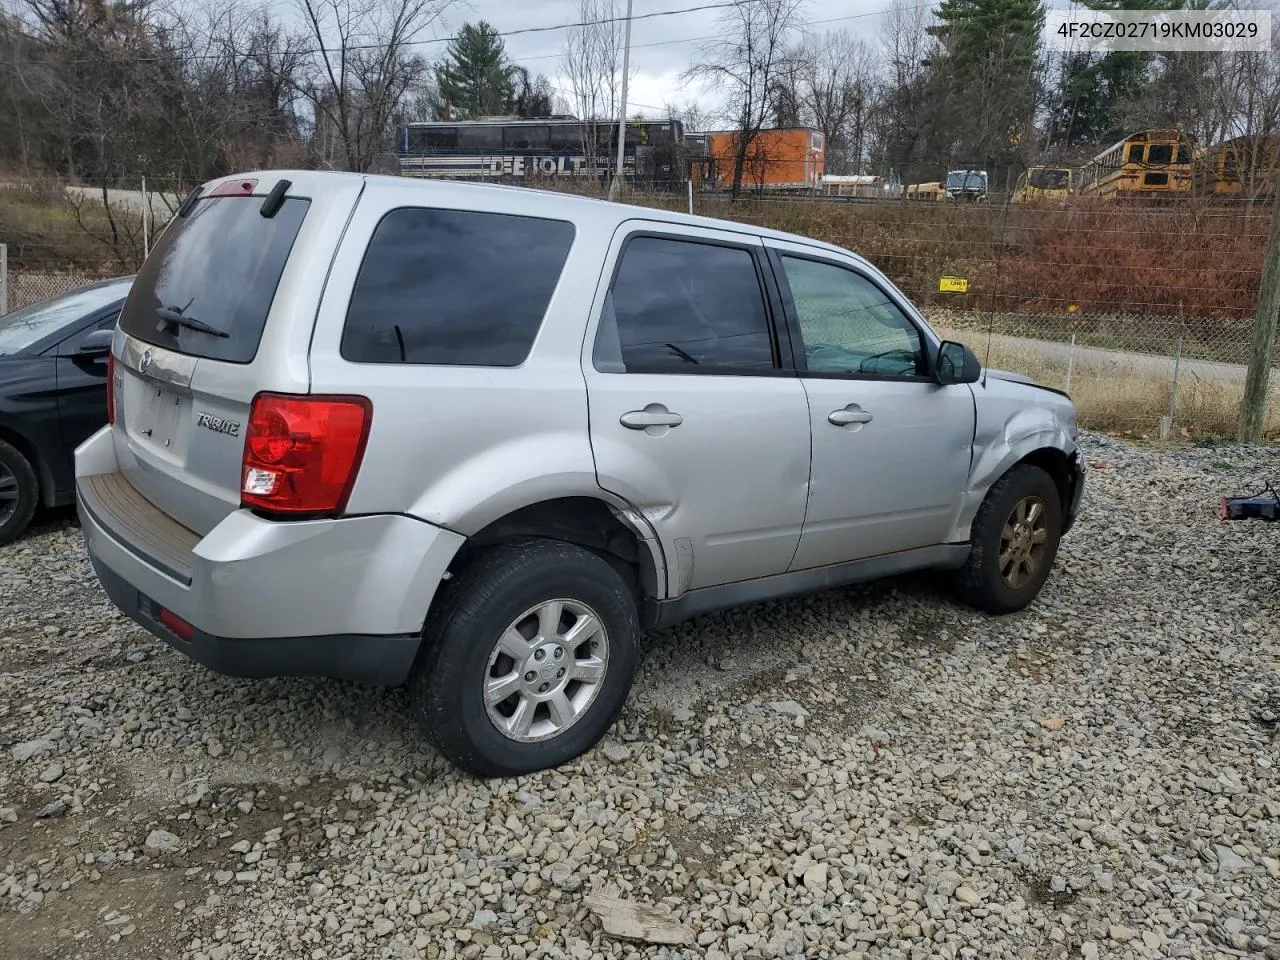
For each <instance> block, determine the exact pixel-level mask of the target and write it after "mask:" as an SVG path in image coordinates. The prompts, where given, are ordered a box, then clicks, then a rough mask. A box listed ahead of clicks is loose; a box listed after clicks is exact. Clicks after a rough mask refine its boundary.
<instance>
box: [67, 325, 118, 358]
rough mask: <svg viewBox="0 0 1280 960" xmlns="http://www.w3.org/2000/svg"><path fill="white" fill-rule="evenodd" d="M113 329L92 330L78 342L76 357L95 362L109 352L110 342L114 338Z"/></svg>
mask: <svg viewBox="0 0 1280 960" xmlns="http://www.w3.org/2000/svg"><path fill="white" fill-rule="evenodd" d="M115 333H116V331H115V327H109V328H108V329H106V330H94V331H93V332H92V333H90V334H88V335H87V336H85V338H84V339H83V340H81V341H80V346H78V347H77V348H76V356H78V357H83V358H85V359H87V360H97V359H101V358H102V357H105V356H106V355H107V354H109V353H110V352H111V341H112V340H113V339H114V338H115Z"/></svg>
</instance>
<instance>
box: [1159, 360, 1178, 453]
mask: <svg viewBox="0 0 1280 960" xmlns="http://www.w3.org/2000/svg"><path fill="white" fill-rule="evenodd" d="M1181 366H1182V337H1181V336H1179V337H1178V352H1177V353H1175V354H1174V355H1173V386H1171V387H1170V388H1169V416H1167V417H1165V418H1164V423H1163V424H1161V430H1160V439H1161V440H1168V439H1169V434H1171V433H1172V432H1173V424H1174V417H1175V416H1176V415H1177V412H1178V368H1179V367H1181Z"/></svg>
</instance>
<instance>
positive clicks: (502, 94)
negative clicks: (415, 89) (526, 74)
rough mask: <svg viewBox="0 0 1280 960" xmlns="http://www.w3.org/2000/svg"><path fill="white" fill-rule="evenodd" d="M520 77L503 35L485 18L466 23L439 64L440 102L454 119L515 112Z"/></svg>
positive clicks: (437, 80) (437, 68)
mask: <svg viewBox="0 0 1280 960" xmlns="http://www.w3.org/2000/svg"><path fill="white" fill-rule="evenodd" d="M518 78H519V68H518V67H516V66H513V65H512V64H511V63H510V62H508V60H507V51H506V45H505V44H504V43H503V42H502V37H501V36H500V35H499V34H498V31H497V30H496V29H495V28H494V27H493V26H492V25H491V24H489V23H487V22H485V21H484V20H481V21H480V22H479V23H475V24H471V23H468V24H464V25H463V27H462V29H461V30H460V31H458V36H457V37H455V38H454V39H452V40H450V41H449V49H448V52H447V53H446V54H445V59H444V61H443V62H442V63H441V64H440V65H439V66H437V67H436V85H437V86H438V87H439V89H440V100H441V106H442V108H443V110H444V111H445V112H447V114H448V116H449V118H451V119H455V120H466V119H469V118H474V117H484V116H499V115H503V114H509V113H512V112H514V110H515V106H516V81H517V79H518Z"/></svg>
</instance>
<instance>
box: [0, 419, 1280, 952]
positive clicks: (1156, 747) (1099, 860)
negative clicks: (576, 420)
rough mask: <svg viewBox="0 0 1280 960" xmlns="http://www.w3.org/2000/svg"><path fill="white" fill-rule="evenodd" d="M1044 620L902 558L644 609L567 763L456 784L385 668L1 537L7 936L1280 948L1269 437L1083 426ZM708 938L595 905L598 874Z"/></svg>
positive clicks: (524, 944)
mask: <svg viewBox="0 0 1280 960" xmlns="http://www.w3.org/2000/svg"><path fill="white" fill-rule="evenodd" d="M1087 442H1088V446H1089V459H1090V461H1091V462H1095V463H1097V462H1105V464H1106V467H1105V468H1098V469H1094V470H1092V471H1091V473H1090V477H1089V491H1088V494H1087V501H1086V513H1085V515H1084V517H1083V518H1082V520H1081V522H1080V524H1079V526H1078V527H1077V530H1076V531H1074V532H1073V533H1072V535H1071V537H1069V538H1068V540H1067V541H1066V543H1065V545H1064V549H1063V553H1062V555H1061V559H1060V567H1059V570H1058V571H1057V572H1056V574H1055V576H1054V577H1053V579H1052V580H1051V581H1050V583H1049V586H1048V587H1047V588H1046V591H1045V593H1044V595H1043V597H1042V598H1041V600H1040V601H1039V602H1038V603H1037V604H1036V605H1035V606H1034V607H1033V608H1032V609H1031V610H1030V611H1029V612H1027V613H1025V614H1023V615H1020V616H1014V617H1009V618H1004V619H998V620H997V619H990V618H986V617H983V616H981V615H977V614H975V613H973V612H970V611H968V610H967V609H964V608H962V607H960V606H958V605H956V604H954V603H953V602H951V601H950V600H949V599H947V598H946V596H945V594H944V593H942V592H941V591H940V590H939V589H938V587H937V585H936V584H929V583H925V582H920V581H902V582H896V583H891V584H884V585H878V586H872V587H868V588H864V589H854V590H843V591H836V592H832V593H830V594H827V595H823V596H821V597H816V598H810V599H806V600H797V601H791V602H782V603H774V604H769V605H766V606H762V607H755V608H751V609H748V610H741V611H736V612H733V613H729V614H725V615H721V616H715V617H707V618H703V619H700V620H697V621H694V622H692V623H690V624H686V625H685V626H683V627H681V628H679V629H676V630H672V631H667V632H665V633H663V634H660V635H655V636H653V637H652V638H651V640H650V642H649V648H650V649H649V654H648V656H647V659H646V662H645V665H644V667H643V669H642V673H641V676H640V678H639V680H638V683H637V687H636V690H635V692H634V694H633V697H632V700H631V703H630V705H629V707H628V709H627V710H626V712H625V713H624V716H623V720H622V721H621V722H620V723H619V724H618V725H617V726H616V727H615V729H614V730H613V731H612V733H611V734H610V736H609V738H608V739H607V740H606V741H605V742H604V743H603V744H602V745H601V746H600V747H599V748H598V749H596V750H595V751H593V752H592V753H590V754H588V755H587V756H585V757H583V758H582V759H581V760H579V761H578V762H577V763H575V764H572V765H570V766H569V767H567V768H564V769H562V770H560V771H556V772H551V773H546V774H542V775H538V776H531V777H526V778H523V779H521V780H518V781H509V782H487V783H483V782H478V781H474V780H470V779H466V778H463V777H461V776H460V775H458V774H456V773H455V772H453V771H452V769H450V768H448V767H447V766H446V765H445V764H444V763H443V762H442V761H441V760H440V759H439V758H437V757H436V756H434V755H433V754H432V753H431V752H430V750H429V748H427V747H426V746H425V745H424V744H423V743H422V741H421V740H420V738H419V737H418V735H417V733H416V731H415V730H414V728H413V727H412V726H411V725H410V723H409V721H408V719H407V715H408V711H407V708H406V705H405V702H404V699H403V697H402V696H401V695H400V694H399V693H397V692H391V693H388V692H385V691H369V690H362V689H359V688H355V687H350V686H345V685H341V684H337V683H327V682H319V681H272V682H242V681H236V680H231V679H228V678H224V677H220V676H217V675H215V674H213V673H210V672H208V671H206V670H205V669H203V668H201V667H199V666H197V665H195V664H193V663H191V662H189V661H187V660H185V659H183V658H181V657H179V656H177V655H175V654H173V653H171V652H169V651H168V650H167V649H166V648H165V647H163V646H162V645H158V644H156V643H154V642H153V641H152V640H151V639H150V638H149V637H148V636H147V635H146V634H144V633H143V632H142V631H140V630H139V629H137V628H135V627H134V626H132V625H131V624H130V623H129V622H128V621H126V620H124V619H122V618H121V617H119V616H117V615H116V614H115V613H114V612H113V610H112V608H111V607H109V606H108V605H107V604H106V602H105V601H104V599H103V597H102V595H101V593H100V592H99V590H98V588H97V585H96V582H95V580H94V579H93V576H92V573H91V571H90V569H89V565H88V562H87V561H86V559H85V555H84V551H83V549H82V547H81V543H80V538H79V532H78V530H76V528H75V527H74V526H72V525H71V522H70V520H69V518H67V517H65V516H62V517H57V518H53V519H52V520H50V521H47V522H46V523H45V524H44V525H43V526H41V527H39V528H37V529H36V530H35V531H34V532H33V533H32V534H31V535H29V536H28V537H27V538H25V539H24V540H23V541H21V542H20V543H19V544H17V545H14V546H11V547H8V548H6V549H3V550H0V956H3V957H6V958H13V960H17V958H27V957H60V958H61V957H93V958H113V957H129V958H153V957H179V956H182V957H199V958H220V960H226V958H238V957H259V956H261V957H267V956H272V957H311V958H321V957H325V958H337V957H358V958H366V957H377V958H384V957H385V958H399V957H416V956H427V957H437V956H439V957H454V956H457V957H467V958H472V957H480V958H496V957H571V958H584V960H585V958H590V957H594V956H610V957H617V956H645V957H655V958H657V957H670V958H675V957H690V958H692V957H705V958H708V960H715V958H725V957H759V958H770V957H799V956H807V957H845V956H848V957H861V956H865V957H880V958H890V957H893V958H913V960H914V958H918V957H953V958H954V957H975V958H976V957H1017V958H1054V957H1078V956H1084V957H1129V956H1135V957H1136V956H1168V957H1219V956H1223V957H1226V956H1231V957H1235V956H1251V957H1256V956H1265V957H1271V958H1277V957H1280V738H1278V732H1277V722H1278V721H1280V645H1278V644H1277V636H1280V629H1278V628H1277V617H1276V607H1277V597H1276V594H1275V591H1274V587H1275V584H1276V574H1277V566H1278V565H1280V556H1278V554H1277V552H1276V550H1275V546H1274V545H1275V543H1276V538H1277V537H1280V528H1277V527H1274V526H1270V525H1267V524H1263V523H1238V524H1220V523H1218V521H1217V520H1216V519H1214V518H1213V517H1212V515H1211V511H1212V509H1213V508H1214V506H1215V505H1216V501H1217V498H1218V497H1219V496H1220V495H1221V494H1222V493H1224V492H1248V491H1249V489H1250V488H1252V487H1254V486H1256V484H1257V481H1258V480H1260V479H1262V478H1265V477H1268V476H1269V477H1272V478H1276V479H1277V480H1280V451H1277V450H1273V449H1261V450H1259V449H1253V450H1245V449H1240V448H1231V447H1218V448H1202V449H1187V450H1181V451H1175V452H1155V451H1151V450H1140V449H1135V448H1127V447H1123V446H1120V445H1119V444H1117V443H1116V442H1114V441H1108V440H1106V439H1104V438H1100V437H1090V438H1088V439H1087ZM607 885H612V892H614V893H617V894H619V895H621V896H623V897H627V898H632V899H635V900H638V901H640V902H643V903H665V904H666V905H668V906H669V907H670V909H671V911H672V912H673V913H674V915H675V917H676V918H677V919H678V920H679V921H680V922H681V923H683V924H684V925H685V926H686V927H687V928H688V929H689V930H690V931H691V936H692V938H693V940H694V943H695V944H696V946H695V945H690V946H686V947H671V946H658V945H652V944H637V943H631V942H627V941H622V940H618V939H615V938H613V937H611V936H609V935H606V934H604V933H603V932H602V930H601V927H600V924H599V922H598V920H597V918H596V917H595V915H594V914H593V913H592V912H591V911H590V910H589V909H588V907H587V906H586V905H585V904H584V902H583V901H584V898H585V897H586V896H587V895H588V894H589V893H591V892H593V891H602V890H604V889H605V888H606V886H607Z"/></svg>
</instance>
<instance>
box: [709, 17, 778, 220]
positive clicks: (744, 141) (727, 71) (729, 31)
mask: <svg viewBox="0 0 1280 960" xmlns="http://www.w3.org/2000/svg"><path fill="white" fill-rule="evenodd" d="M801 3H802V0H753V2H751V3H739V4H735V5H734V6H732V7H727V8H726V9H725V10H724V12H723V14H722V15H721V18H720V19H721V26H722V28H723V29H722V36H721V37H717V38H716V39H714V40H712V41H711V42H710V43H709V44H708V45H707V46H706V47H705V48H704V51H703V53H704V57H705V62H704V63H700V64H697V65H695V66H693V67H691V68H690V69H689V70H687V71H686V72H685V74H684V76H685V78H686V79H690V80H701V81H703V82H707V83H710V84H711V85H713V86H715V87H718V88H720V89H723V90H725V91H726V92H727V93H728V94H729V97H730V108H731V110H732V114H733V117H734V123H735V126H736V127H737V132H736V134H735V144H734V158H733V187H732V195H733V197H734V198H735V199H736V198H737V197H738V196H740V195H741V193H742V177H743V172H744V169H745V167H746V164H747V158H748V156H750V155H751V147H752V144H753V143H754V142H755V139H756V137H757V135H758V134H759V133H760V131H761V129H763V128H764V125H765V122H766V121H767V120H768V119H769V113H770V107H771V101H770V94H771V92H772V91H773V90H774V87H775V85H776V83H777V81H778V79H779V78H780V77H781V76H783V75H784V74H785V73H786V72H787V69H788V66H789V64H790V63H791V62H792V60H793V59H794V50H793V48H792V46H791V43H792V40H793V39H794V34H795V32H796V28H797V25H798V23H799V13H800V7H801Z"/></svg>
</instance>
